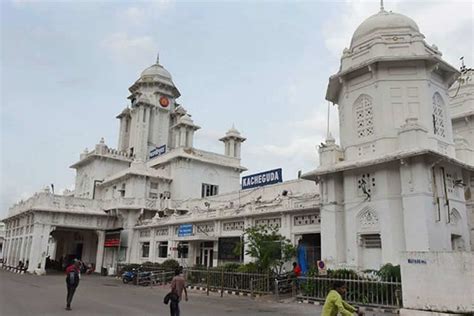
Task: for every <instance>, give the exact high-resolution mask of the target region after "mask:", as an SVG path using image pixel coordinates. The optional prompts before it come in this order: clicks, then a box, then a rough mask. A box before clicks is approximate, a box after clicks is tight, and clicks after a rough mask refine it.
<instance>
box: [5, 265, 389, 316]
mask: <svg viewBox="0 0 474 316" xmlns="http://www.w3.org/2000/svg"><path fill="white" fill-rule="evenodd" d="M168 292H169V286H168V285H167V286H154V287H142V286H135V285H131V284H123V283H122V282H121V281H120V280H117V279H116V278H112V277H102V276H96V275H84V276H82V278H81V281H80V284H79V287H78V289H77V290H76V293H75V295H74V300H73V302H72V311H66V310H65V309H64V307H65V300H66V285H65V276H64V275H62V274H55V275H46V276H36V275H29V274H25V275H19V274H15V273H11V272H8V271H5V270H0V315H1V316H26V315H35V316H37V315H48V316H54V315H70V316H73V315H80V316H93V315H113V316H120V315H134V316H138V315H143V316H146V315H154V316H155V315H159V316H161V315H163V316H164V315H169V306H167V305H165V304H163V297H164V296H165V295H166V294H167V293H168ZM188 295H189V301H188V302H182V303H180V308H181V315H182V316H188V315H192V316H220V315H234V316H251V315H269V316H270V315H271V316H273V315H275V316H290V315H291V316H295V315H312V316H315V315H320V314H321V307H320V306H314V305H310V304H298V303H278V302H274V301H272V300H271V299H270V298H268V299H252V298H249V297H239V296H235V295H228V294H225V295H224V297H222V298H221V297H220V295H219V294H217V293H210V295H209V296H207V295H206V292H202V291H197V290H188ZM366 315H367V316H374V315H377V316H378V315H389V314H377V313H374V312H368V313H366Z"/></svg>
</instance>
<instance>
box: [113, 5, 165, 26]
mask: <svg viewBox="0 0 474 316" xmlns="http://www.w3.org/2000/svg"><path fill="white" fill-rule="evenodd" d="M141 4H142V5H141V6H140V7H138V6H131V7H126V8H125V9H118V10H117V14H116V15H117V18H118V20H119V22H120V21H121V22H122V23H123V24H124V25H127V26H128V27H130V24H132V25H134V26H148V25H149V24H150V23H151V22H152V20H153V19H156V18H157V17H160V16H162V15H163V14H164V13H166V12H167V11H168V10H169V9H170V8H172V6H173V4H174V1H171V0H154V1H148V2H145V3H141Z"/></svg>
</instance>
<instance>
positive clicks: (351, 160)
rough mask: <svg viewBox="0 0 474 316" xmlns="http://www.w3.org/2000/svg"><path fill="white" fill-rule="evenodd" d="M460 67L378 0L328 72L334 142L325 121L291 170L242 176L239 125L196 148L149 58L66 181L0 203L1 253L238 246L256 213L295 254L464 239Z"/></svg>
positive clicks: (37, 259) (181, 252) (354, 262)
mask: <svg viewBox="0 0 474 316" xmlns="http://www.w3.org/2000/svg"><path fill="white" fill-rule="evenodd" d="M469 76H470V77H469ZM460 78H461V79H462V80H461V79H460ZM463 78H464V79H463ZM466 78H472V72H470V71H463V73H462V74H461V73H460V72H459V71H457V70H456V69H454V68H453V67H452V66H450V65H449V64H447V63H446V62H445V61H443V59H442V57H441V53H440V51H439V50H438V48H437V47H436V46H434V45H431V46H429V45H428V44H427V43H426V42H425V40H424V36H423V34H422V33H420V31H419V29H418V26H417V25H416V23H415V22H414V21H413V20H411V19H410V18H408V17H406V16H403V15H401V14H396V13H392V12H386V11H385V10H383V9H382V10H381V11H380V12H379V13H377V14H375V15H373V16H371V17H369V18H368V19H367V20H366V21H364V22H363V23H362V24H361V25H360V26H359V27H358V28H357V30H356V31H355V33H354V36H353V38H352V42H351V45H350V48H348V49H345V50H344V53H343V56H342V58H341V67H340V70H339V72H338V73H337V74H335V75H334V76H332V77H331V78H330V79H329V85H328V89H327V99H328V100H329V101H331V102H333V103H334V104H337V105H338V109H339V122H340V126H339V127H340V140H341V144H340V145H336V142H335V140H334V139H333V138H332V137H328V139H327V140H326V142H325V144H324V146H321V147H320V149H319V156H320V165H319V167H318V168H317V169H316V170H314V171H311V172H308V173H306V174H304V175H303V177H302V178H303V179H297V180H292V181H287V182H283V183H279V184H274V185H270V186H264V187H257V188H254V189H247V190H241V189H240V174H241V172H243V171H245V170H246V169H245V168H244V167H243V166H241V163H240V161H241V153H242V143H244V141H245V140H246V139H245V138H244V137H243V136H242V135H241V134H240V133H239V132H238V131H237V130H236V129H235V128H231V129H230V130H229V131H228V132H227V133H226V134H225V135H224V136H223V137H222V138H220V139H219V140H220V141H222V142H223V143H224V146H223V147H224V150H223V153H224V154H217V153H212V152H208V151H204V150H200V149H197V148H195V146H194V142H193V138H194V133H195V132H196V131H198V130H199V129H200V127H199V126H198V125H196V124H195V123H194V121H193V120H192V118H191V116H190V115H189V113H187V111H186V110H185V109H184V107H183V106H182V105H180V104H178V103H177V98H179V96H180V92H179V90H178V89H177V88H176V86H175V84H174V83H173V80H172V77H171V75H170V73H169V72H168V71H167V70H166V69H165V68H164V67H163V66H162V65H161V64H160V63H159V61H158V60H157V61H156V63H155V64H154V65H152V66H150V67H149V68H147V69H145V70H144V71H143V72H142V74H141V75H140V77H139V79H138V80H137V81H136V82H135V83H134V84H133V85H132V86H131V87H130V88H129V91H130V96H129V99H130V105H129V106H127V107H126V108H125V109H123V111H121V112H120V113H119V115H118V116H117V119H119V121H120V129H119V139H118V147H117V149H113V148H110V147H109V146H107V145H106V143H105V141H104V140H103V139H101V140H100V141H99V143H98V144H97V145H95V147H94V149H93V150H91V151H88V150H87V149H86V150H85V151H84V152H83V153H82V154H81V155H80V159H79V161H77V162H76V163H74V164H73V165H72V166H71V167H72V168H74V169H76V181H75V190H74V191H73V192H65V193H64V194H63V195H57V194H54V193H53V192H50V191H49V190H48V189H47V190H45V191H44V192H40V193H37V194H35V195H34V196H33V197H31V198H30V199H28V200H26V201H21V202H20V203H18V204H16V205H14V206H13V207H12V208H11V209H10V212H9V215H8V217H7V218H6V219H4V220H3V222H4V223H5V224H6V236H5V245H4V258H5V262H6V264H7V265H10V266H16V265H17V264H18V262H19V261H22V262H24V263H26V264H27V266H28V271H29V272H37V273H43V272H44V271H45V265H46V258H48V257H49V258H50V260H56V261H61V262H64V261H68V260H70V259H72V258H79V259H82V260H83V261H85V262H87V263H93V264H94V265H95V267H96V271H97V272H99V271H101V270H102V268H113V267H115V266H116V264H117V263H118V262H127V263H143V262H147V261H151V262H163V261H164V260H166V259H170V258H172V259H178V260H179V261H180V262H181V263H182V264H183V265H187V266H190V265H194V264H197V265H203V266H216V265H219V264H222V263H226V262H248V261H249V260H251V258H248V257H246V256H245V255H244V254H243V253H236V252H235V248H236V246H237V245H238V244H240V243H241V242H242V241H243V240H244V238H245V236H244V235H243V232H244V229H245V228H247V227H251V226H255V225H257V226H258V225H269V226H274V227H278V229H279V231H280V233H281V234H282V235H284V236H285V237H287V238H288V239H290V240H291V241H293V242H294V243H295V244H297V243H299V242H301V243H302V245H304V246H305V247H306V249H307V255H308V260H309V261H310V262H308V263H309V264H314V263H315V262H316V261H317V260H321V259H323V260H324V261H325V262H326V263H327V264H328V266H329V267H331V268H335V267H347V268H354V269H378V268H380V266H381V265H383V264H385V263H393V264H398V263H399V260H400V252H401V251H430V250H439V251H445V250H468V249H471V246H472V245H473V244H474V242H473V241H474V231H473V228H474V213H473V212H474V211H473V209H474V208H473V199H472V196H471V191H472V190H473V189H474V177H473V172H474V157H473V153H474V151H473V145H474V125H473V121H472V119H473V113H474V101H473V100H474V98H473V92H474V85H473V83H472V81H469V80H467V79H466ZM471 80H472V79H471ZM458 85H459V86H458ZM458 87H459V88H458ZM450 89H451V90H450ZM315 182H316V183H315ZM185 226H186V227H187V229H188V233H186V234H181V233H180V230H181V229H182V228H183V227H185Z"/></svg>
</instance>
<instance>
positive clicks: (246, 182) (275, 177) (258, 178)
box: [242, 168, 283, 190]
mask: <svg viewBox="0 0 474 316" xmlns="http://www.w3.org/2000/svg"><path fill="white" fill-rule="evenodd" d="M282 181H283V177H282V171H281V168H279V169H274V170H269V171H265V172H260V173H257V174H253V175H250V176H246V177H243V178H242V190H245V189H251V188H256V187H262V186H264V185H269V184H275V183H279V182H282Z"/></svg>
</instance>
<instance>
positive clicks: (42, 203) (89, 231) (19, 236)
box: [4, 193, 119, 274]
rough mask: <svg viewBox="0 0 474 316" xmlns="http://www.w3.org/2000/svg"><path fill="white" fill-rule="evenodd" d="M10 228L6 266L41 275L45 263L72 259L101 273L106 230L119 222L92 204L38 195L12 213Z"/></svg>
mask: <svg viewBox="0 0 474 316" xmlns="http://www.w3.org/2000/svg"><path fill="white" fill-rule="evenodd" d="M4 222H5V223H7V225H8V226H9V227H10V229H9V236H8V237H7V242H8V248H7V253H6V256H7V264H8V265H9V266H12V267H18V266H19V263H20V261H21V264H22V265H23V267H25V268H27V271H28V272H30V273H37V274H44V273H45V272H46V259H47V258H48V260H54V261H57V262H59V261H62V262H61V267H62V265H63V263H64V264H67V263H68V262H70V261H71V260H72V259H76V258H77V259H81V260H83V261H84V262H85V263H93V264H94V265H95V271H96V272H100V271H101V268H102V262H103V258H104V241H105V232H106V231H107V230H111V229H115V228H117V225H119V224H118V219H117V216H115V215H109V214H108V213H106V212H104V211H102V210H101V209H100V207H99V205H98V204H97V201H95V200H87V199H81V198H75V197H69V196H58V195H53V194H49V193H39V194H36V195H35V196H33V197H32V198H30V199H28V200H27V201H25V202H23V203H21V204H18V205H16V206H15V207H14V208H12V209H11V213H10V216H9V217H8V218H6V219H5V220H4Z"/></svg>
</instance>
